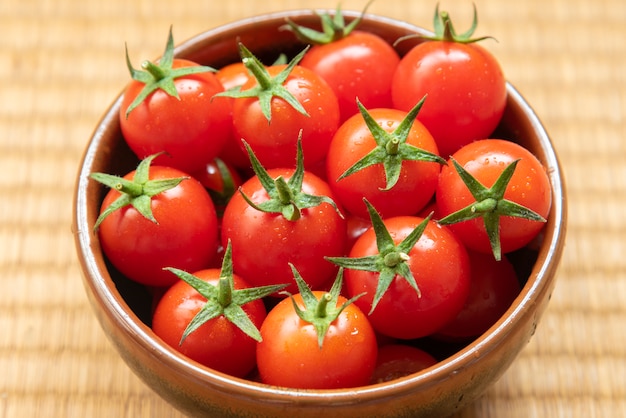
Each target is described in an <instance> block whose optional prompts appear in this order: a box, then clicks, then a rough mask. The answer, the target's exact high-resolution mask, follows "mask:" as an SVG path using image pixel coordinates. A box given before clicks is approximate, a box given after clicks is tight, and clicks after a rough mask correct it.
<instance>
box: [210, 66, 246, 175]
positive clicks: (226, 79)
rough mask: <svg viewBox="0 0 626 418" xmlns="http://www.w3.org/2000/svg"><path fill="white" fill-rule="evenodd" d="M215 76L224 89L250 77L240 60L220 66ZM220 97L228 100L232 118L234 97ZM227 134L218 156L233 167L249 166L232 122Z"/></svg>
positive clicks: (242, 82)
mask: <svg viewBox="0 0 626 418" xmlns="http://www.w3.org/2000/svg"><path fill="white" fill-rule="evenodd" d="M215 76H216V77H217V79H218V80H219V82H220V83H221V84H222V86H223V87H224V90H228V89H230V88H233V87H237V86H243V85H244V84H246V82H247V81H248V80H249V79H250V74H249V73H248V70H247V69H246V66H245V65H244V64H243V62H241V61H239V62H235V63H232V64H229V65H226V66H224V67H222V68H220V69H219V70H218V71H217V72H216V73H215ZM222 99H223V100H227V101H229V102H230V105H229V106H230V118H231V120H232V106H233V105H234V103H235V99H234V98H232V97H223V98H222ZM229 136H230V138H229V139H228V141H226V144H225V145H224V148H222V151H221V152H220V158H222V159H223V160H224V161H226V162H228V163H229V164H230V165H232V166H233V167H237V168H247V167H248V166H250V159H249V158H248V154H247V153H246V152H245V151H244V150H243V148H242V146H241V138H238V137H237V135H236V134H235V127H234V126H233V125H232V122H231V126H230V135H229Z"/></svg>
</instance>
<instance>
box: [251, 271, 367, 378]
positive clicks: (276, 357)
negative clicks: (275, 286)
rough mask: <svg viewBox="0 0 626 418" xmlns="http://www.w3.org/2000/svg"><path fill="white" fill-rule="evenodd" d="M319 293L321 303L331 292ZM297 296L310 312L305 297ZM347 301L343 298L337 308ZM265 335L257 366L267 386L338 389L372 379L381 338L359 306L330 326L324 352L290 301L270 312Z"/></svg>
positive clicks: (339, 299) (345, 311)
mask: <svg viewBox="0 0 626 418" xmlns="http://www.w3.org/2000/svg"><path fill="white" fill-rule="evenodd" d="M305 277H306V276H305ZM313 294H314V295H315V297H316V298H317V299H320V298H321V297H322V296H323V295H325V294H326V293H325V292H320V291H316V292H313ZM293 298H294V300H295V302H296V303H297V304H298V306H299V307H300V308H301V309H302V308H304V303H303V301H302V297H301V295H300V294H297V295H295V296H293ZM345 301H346V299H345V298H344V297H342V296H339V297H338V300H337V306H340V305H341V304H343V303H344V302H345ZM260 331H261V336H262V337H263V341H262V342H261V343H259V344H258V346H257V367H258V369H259V373H260V375H261V380H262V381H263V382H264V383H267V384H270V385H276V386H283V387H290V388H307V389H338V388H350V387H356V386H364V385H367V384H368V383H369V381H370V378H371V375H372V372H373V370H374V366H375V363H376V353H377V344H376V336H375V334H374V330H373V329H372V327H371V325H370V324H369V322H368V320H367V315H365V314H364V313H363V312H362V311H361V310H360V309H359V308H358V307H356V306H355V305H354V304H350V305H348V306H347V307H346V308H345V309H344V310H343V311H342V312H341V313H340V314H339V316H338V318H337V319H336V320H334V321H333V322H332V323H331V324H330V327H329V328H328V331H327V333H326V335H325V337H324V340H323V345H322V347H321V348H320V346H319V345H318V334H317V331H316V329H315V327H314V326H313V324H311V323H308V322H305V321H304V320H302V319H301V318H300V317H299V316H298V314H297V313H296V311H295V309H294V307H293V302H292V301H291V300H290V299H283V300H282V301H280V302H279V303H278V304H277V305H276V306H275V307H274V308H273V309H272V310H271V311H270V312H269V313H268V315H267V318H266V319H265V321H264V322H263V325H262V326H261V330H260Z"/></svg>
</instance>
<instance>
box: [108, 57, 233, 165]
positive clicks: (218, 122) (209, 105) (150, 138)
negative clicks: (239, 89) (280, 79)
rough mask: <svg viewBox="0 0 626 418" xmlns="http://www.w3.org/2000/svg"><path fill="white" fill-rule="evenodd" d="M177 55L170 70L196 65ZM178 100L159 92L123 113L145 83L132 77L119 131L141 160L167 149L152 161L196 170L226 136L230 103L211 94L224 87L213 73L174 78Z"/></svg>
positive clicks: (216, 152) (211, 157)
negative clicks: (178, 57)
mask: <svg viewBox="0 0 626 418" xmlns="http://www.w3.org/2000/svg"><path fill="white" fill-rule="evenodd" d="M197 65H198V64H197V63H195V62H192V61H187V60H183V59H175V60H174V63H173V68H179V67H188V66H197ZM174 85H175V86H176V90H177V91H178V94H179V96H180V100H178V99H177V98H175V97H172V96H170V95H168V94H167V93H166V92H164V91H163V90H160V89H158V90H156V91H154V92H153V93H152V94H150V95H149V96H148V97H147V98H146V99H145V100H144V101H143V102H142V103H141V104H139V106H137V107H136V108H135V109H133V110H132V111H131V112H130V114H129V115H128V117H126V109H128V107H129V105H130V104H131V103H132V102H133V100H135V97H137V95H138V94H139V92H140V91H141V90H142V89H143V87H144V84H143V83H140V82H138V81H135V80H133V81H131V82H130V83H129V85H128V86H127V88H126V91H125V94H124V97H123V99H122V104H121V106H120V124H121V129H122V134H123V136H124V138H125V140H126V142H127V143H128V146H129V147H130V148H131V150H132V151H133V152H134V153H135V154H136V155H137V157H138V158H139V159H143V158H145V157H147V156H149V155H152V154H156V153H158V152H165V154H164V155H161V156H159V157H157V158H156V159H155V164H161V165H168V166H171V167H175V168H178V169H180V170H182V171H185V172H187V173H191V172H194V171H197V170H199V169H201V168H202V166H203V165H204V164H206V163H207V162H209V161H210V160H212V159H213V158H215V157H216V156H217V155H218V154H219V152H220V151H221V150H222V148H223V147H224V145H225V144H226V141H227V139H228V137H229V134H230V129H231V118H230V104H229V102H228V101H227V100H225V99H224V98H219V97H218V98H215V99H213V96H214V95H215V94H217V93H219V92H221V91H223V90H224V88H223V87H222V85H221V83H220V82H219V81H218V80H217V78H216V77H215V74H213V73H211V72H204V73H199V74H193V75H187V76H183V77H180V78H176V79H175V80H174Z"/></svg>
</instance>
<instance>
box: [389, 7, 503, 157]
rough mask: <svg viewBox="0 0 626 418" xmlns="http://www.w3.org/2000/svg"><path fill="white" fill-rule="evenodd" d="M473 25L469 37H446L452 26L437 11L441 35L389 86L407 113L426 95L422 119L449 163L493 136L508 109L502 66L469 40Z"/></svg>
mask: <svg viewBox="0 0 626 418" xmlns="http://www.w3.org/2000/svg"><path fill="white" fill-rule="evenodd" d="M442 16H443V17H442ZM474 17H475V16H474ZM475 18H476V17H475ZM438 19H439V20H440V21H439V22H437V20H438ZM441 20H443V22H441ZM475 26H476V25H475V22H474V25H473V28H472V29H471V30H470V31H468V33H466V34H463V36H462V37H461V36H456V34H451V33H450V31H449V29H448V31H447V32H446V27H447V28H450V27H451V23H450V21H449V17H448V16H447V14H443V13H442V15H441V16H440V15H439V13H438V11H437V12H436V13H435V27H436V28H440V30H438V31H436V34H435V36H434V37H433V39H427V40H426V41H425V42H422V43H419V44H418V45H416V46H415V47H414V48H412V49H411V50H410V51H409V52H408V53H407V54H406V55H405V56H404V57H403V58H402V59H401V61H400V63H399V64H398V66H397V69H396V72H395V74H394V76H393V81H392V85H391V93H392V97H393V104H394V107H396V108H398V109H403V110H408V109H410V108H411V107H412V106H413V105H414V104H415V102H416V101H417V100H419V99H420V98H422V97H423V96H424V95H428V99H427V100H426V103H425V104H424V107H423V109H422V110H421V111H420V114H419V115H418V120H420V121H421V122H422V123H423V124H424V125H425V126H426V128H427V129H428V130H429V131H430V132H431V133H432V135H433V137H434V138H435V141H436V142H437V146H438V147H439V151H440V153H441V155H442V156H445V157H446V158H447V157H448V156H449V155H450V154H452V153H453V152H455V151H456V150H458V149H459V148H460V147H461V146H463V145H464V144H467V143H469V142H471V141H474V140H476V139H482V138H487V137H489V136H490V135H491V134H492V132H493V131H494V130H495V128H496V126H497V125H498V123H499V122H500V119H501V118H502V114H503V113H504V108H505V105H506V80H505V77H504V74H503V72H502V69H501V67H500V64H499V63H498V61H497V60H496V59H495V58H494V56H493V55H492V54H491V53H490V52H489V51H488V50H486V49H485V48H483V47H481V46H480V45H478V44H477V43H475V40H471V39H469V37H470V36H471V34H472V33H473V29H474V28H475ZM477 40H478V39H477Z"/></svg>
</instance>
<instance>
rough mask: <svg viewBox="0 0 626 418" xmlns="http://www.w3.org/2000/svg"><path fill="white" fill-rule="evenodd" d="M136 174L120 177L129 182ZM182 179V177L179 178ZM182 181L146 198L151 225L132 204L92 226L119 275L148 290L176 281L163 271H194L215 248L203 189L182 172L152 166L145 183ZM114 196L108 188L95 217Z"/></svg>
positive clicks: (211, 212)
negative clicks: (148, 198) (178, 269)
mask: <svg viewBox="0 0 626 418" xmlns="http://www.w3.org/2000/svg"><path fill="white" fill-rule="evenodd" d="M135 173H136V171H132V172H130V173H128V174H127V175H125V176H124V178H125V179H128V180H131V179H133V178H134V177H135ZM185 176H187V177H185ZM180 177H185V179H184V180H182V181H181V182H180V183H179V184H178V185H177V186H176V187H174V188H171V189H169V190H166V191H163V192H161V193H159V194H157V195H156V196H153V197H152V198H151V203H150V206H151V209H152V214H153V216H154V219H155V222H153V221H152V220H150V219H147V218H146V217H144V216H143V215H142V214H141V213H140V212H139V211H137V209H135V208H134V207H133V206H132V205H128V206H124V207H122V208H120V209H117V210H115V211H113V212H111V213H110V214H109V215H108V216H106V217H105V218H104V220H103V221H102V222H101V223H100V225H99V227H98V236H99V238H100V245H101V246H102V250H103V251H104V253H105V254H106V256H107V258H108V259H109V260H110V261H111V263H112V264H113V265H114V266H115V267H116V268H117V269H118V270H119V271H120V272H121V273H122V274H124V275H125V276H127V277H128V278H130V279H132V280H135V281H137V282H140V283H143V284H147V285H152V286H169V285H171V284H172V283H175V282H176V281H177V279H176V277H175V276H173V275H172V274H171V273H169V272H167V271H164V270H163V268H164V267H177V268H181V269H185V270H191V271H195V270H200V269H202V268H205V267H207V266H208V265H209V264H210V263H211V260H212V259H213V257H214V256H215V253H216V250H217V242H218V235H217V215H216V212H215V206H214V205H213V202H212V201H211V198H210V196H209V194H208V193H207V191H206V190H205V188H204V187H203V186H202V184H200V182H198V181H197V180H195V179H194V178H191V177H188V175H187V174H185V173H184V172H182V171H180V170H177V169H175V168H171V167H165V166H158V165H153V166H151V167H150V169H149V178H150V180H159V179H173V178H180ZM119 197H120V192H118V191H117V190H115V189H111V190H109V192H108V193H107V195H106V196H105V198H104V201H103V202H102V209H101V213H102V212H104V211H105V210H107V208H109V206H110V205H111V204H112V203H113V202H114V201H115V200H117V199H118V198H119Z"/></svg>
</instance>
